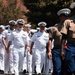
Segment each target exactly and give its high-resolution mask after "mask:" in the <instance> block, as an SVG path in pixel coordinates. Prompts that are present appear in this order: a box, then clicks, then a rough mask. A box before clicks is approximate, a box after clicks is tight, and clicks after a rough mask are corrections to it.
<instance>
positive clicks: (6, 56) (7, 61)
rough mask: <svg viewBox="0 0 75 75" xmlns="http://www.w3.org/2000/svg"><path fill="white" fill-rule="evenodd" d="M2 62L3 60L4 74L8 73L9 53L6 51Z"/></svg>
mask: <svg viewBox="0 0 75 75" xmlns="http://www.w3.org/2000/svg"><path fill="white" fill-rule="evenodd" d="M4 60H5V64H4V65H5V70H4V72H5V73H8V71H9V53H7V52H6V51H5V56H4Z"/></svg>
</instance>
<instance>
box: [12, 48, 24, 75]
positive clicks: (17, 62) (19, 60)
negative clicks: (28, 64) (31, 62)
mask: <svg viewBox="0 0 75 75" xmlns="http://www.w3.org/2000/svg"><path fill="white" fill-rule="evenodd" d="M23 60H24V47H23V48H13V65H14V71H15V75H19V72H21V71H22V69H23Z"/></svg>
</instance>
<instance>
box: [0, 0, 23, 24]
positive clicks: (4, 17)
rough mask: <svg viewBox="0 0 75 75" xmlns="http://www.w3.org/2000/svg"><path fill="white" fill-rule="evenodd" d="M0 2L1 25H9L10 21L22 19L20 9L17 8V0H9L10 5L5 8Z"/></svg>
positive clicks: (0, 0)
mask: <svg viewBox="0 0 75 75" xmlns="http://www.w3.org/2000/svg"><path fill="white" fill-rule="evenodd" d="M2 2H3V1H2V0H0V24H3V25H7V24H8V21H9V20H12V19H13V20H16V19H18V18H21V15H22V12H21V11H20V8H16V0H8V5H7V6H4V5H3V3H2Z"/></svg>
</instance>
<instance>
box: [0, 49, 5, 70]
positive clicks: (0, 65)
mask: <svg viewBox="0 0 75 75" xmlns="http://www.w3.org/2000/svg"><path fill="white" fill-rule="evenodd" d="M4 54H5V53H4V49H1V48H0V70H3V71H4Z"/></svg>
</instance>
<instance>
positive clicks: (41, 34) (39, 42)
mask: <svg viewBox="0 0 75 75" xmlns="http://www.w3.org/2000/svg"><path fill="white" fill-rule="evenodd" d="M46 25H47V24H46V22H40V23H38V26H39V27H40V30H39V31H38V32H36V33H34V35H33V36H32V38H31V41H32V43H31V48H30V49H31V53H32V48H33V45H34V43H35V49H34V57H35V65H36V73H37V74H38V75H39V74H40V73H41V70H42V68H43V65H45V57H46V45H47V43H48V40H49V35H48V33H46V32H45V26H46Z"/></svg>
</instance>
